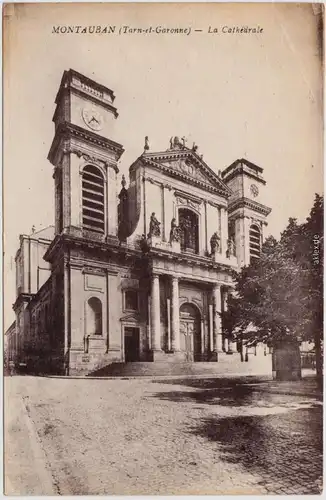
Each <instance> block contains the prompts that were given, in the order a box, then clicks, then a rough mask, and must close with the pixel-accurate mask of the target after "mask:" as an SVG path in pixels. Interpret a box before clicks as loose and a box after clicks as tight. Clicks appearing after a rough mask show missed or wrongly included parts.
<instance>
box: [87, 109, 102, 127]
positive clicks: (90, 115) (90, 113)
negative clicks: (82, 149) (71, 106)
mask: <svg viewBox="0 0 326 500" xmlns="http://www.w3.org/2000/svg"><path fill="white" fill-rule="evenodd" d="M82 117H83V120H84V122H85V123H86V125H87V126H88V127H89V128H91V129H92V130H101V129H102V128H103V123H104V119H103V116H102V115H101V113H100V112H99V111H97V109H94V108H83V110H82Z"/></svg>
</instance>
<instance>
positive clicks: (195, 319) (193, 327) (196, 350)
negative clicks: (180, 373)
mask: <svg viewBox="0 0 326 500" xmlns="http://www.w3.org/2000/svg"><path fill="white" fill-rule="evenodd" d="M200 325H201V322H200V312H199V310H198V308H197V307H196V306H194V305H193V304H190V303H186V304H183V305H182V306H181V308H180V344H181V345H180V347H181V351H183V352H184V354H185V360H186V361H188V362H191V361H200V360H201V330H200Z"/></svg>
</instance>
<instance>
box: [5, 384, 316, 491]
mask: <svg viewBox="0 0 326 500" xmlns="http://www.w3.org/2000/svg"><path fill="white" fill-rule="evenodd" d="M5 429H6V441H5V452H6V463H5V472H6V492H7V494H20V495H28V494H38V495H41V494H48V495H49V494H54V495H58V494H60V495H77V494H78V495H82V494H84V495H87V494H93V495H100V494H107V495H109V494H125V495H126V494H153V495H155V494H162V495H164V494H176V495H177V494H183V495H185V494H216V495H218V494H320V493H321V490H322V403H321V396H320V394H319V393H318V391H317V390H316V388H315V382H314V380H313V379H312V378H309V379H305V380H303V381H301V382H292V383H290V382H287V383H285V382H284V383H276V382H273V381H271V380H270V379H269V378H268V377H241V378H239V377H237V378H228V379H226V378H209V377H206V378H197V379H194V378H177V379H161V380H158V379H156V380H153V379H151V380H149V379H131V380H119V379H115V380H87V379H64V378H41V377H29V376H25V377H18V376H17V377H12V378H10V377H7V378H6V379H5Z"/></svg>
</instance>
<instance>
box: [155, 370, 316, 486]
mask: <svg viewBox="0 0 326 500" xmlns="http://www.w3.org/2000/svg"><path fill="white" fill-rule="evenodd" d="M250 382H251V383H254V384H255V385H246V384H245V383H243V380H242V381H240V380H221V379H199V380H189V379H187V380H186V379H184V380H178V381H176V380H175V381H171V380H170V381H164V382H163V381H161V382H160V384H163V383H165V384H168V385H171V384H177V385H178V386H180V385H181V386H185V390H178V391H173V390H172V391H167V392H157V393H155V394H153V395H152V397H154V398H158V399H161V400H169V401H173V402H176V403H180V402H183V403H184V402H188V403H193V404H195V405H200V406H201V405H209V408H211V409H212V411H214V414H213V415H212V411H210V412H209V413H210V414H209V416H207V417H203V418H198V419H197V421H196V420H194V422H195V424H194V425H193V426H192V427H191V428H189V427H188V428H187V430H186V432H190V433H192V434H194V435H196V436H198V437H200V438H204V439H205V440H207V441H209V442H214V443H216V450H217V453H218V459H219V460H223V461H225V462H228V463H232V464H238V465H239V466H241V467H242V468H243V469H244V470H246V471H247V472H249V473H251V474H255V475H257V476H258V477H260V478H261V481H260V484H261V485H263V486H264V487H265V488H266V491H267V492H268V493H275V494H284V493H288V494H320V492H321V479H320V478H321V477H322V432H323V429H322V407H321V405H320V403H319V402H318V401H315V402H314V400H315V399H316V397H315V396H313V395H310V398H309V400H308V401H307V397H298V395H295V394H294V395H293V394H291V395H290V394H287V393H281V394H279V393H275V392H274V393H273V392H268V387H266V385H264V383H263V382H261V380H260V381H258V380H256V381H255V380H253V379H251V380H250ZM312 387H314V384H312ZM189 388H194V389H195V390H194V391H192V390H189ZM301 396H302V394H301ZM311 396H313V399H312V397H311ZM203 407H204V406H203ZM222 407H223V408H222ZM236 407H238V408H236ZM219 408H220V412H219ZM228 408H230V415H226V412H228ZM257 409H258V412H257ZM274 410H275V411H274ZM279 410H280V411H279ZM248 411H249V413H251V411H252V415H250V414H249V415H248V414H246V413H248Z"/></svg>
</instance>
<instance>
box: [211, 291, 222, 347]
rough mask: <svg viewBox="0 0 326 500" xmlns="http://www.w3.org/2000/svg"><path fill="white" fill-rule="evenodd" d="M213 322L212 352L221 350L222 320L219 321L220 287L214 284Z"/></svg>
mask: <svg viewBox="0 0 326 500" xmlns="http://www.w3.org/2000/svg"><path fill="white" fill-rule="evenodd" d="M213 304H214V311H213V317H214V323H213V352H216V353H217V352H221V351H222V322H221V316H220V314H219V313H220V312H221V305H222V304H221V287H220V285H215V286H214V288H213Z"/></svg>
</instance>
